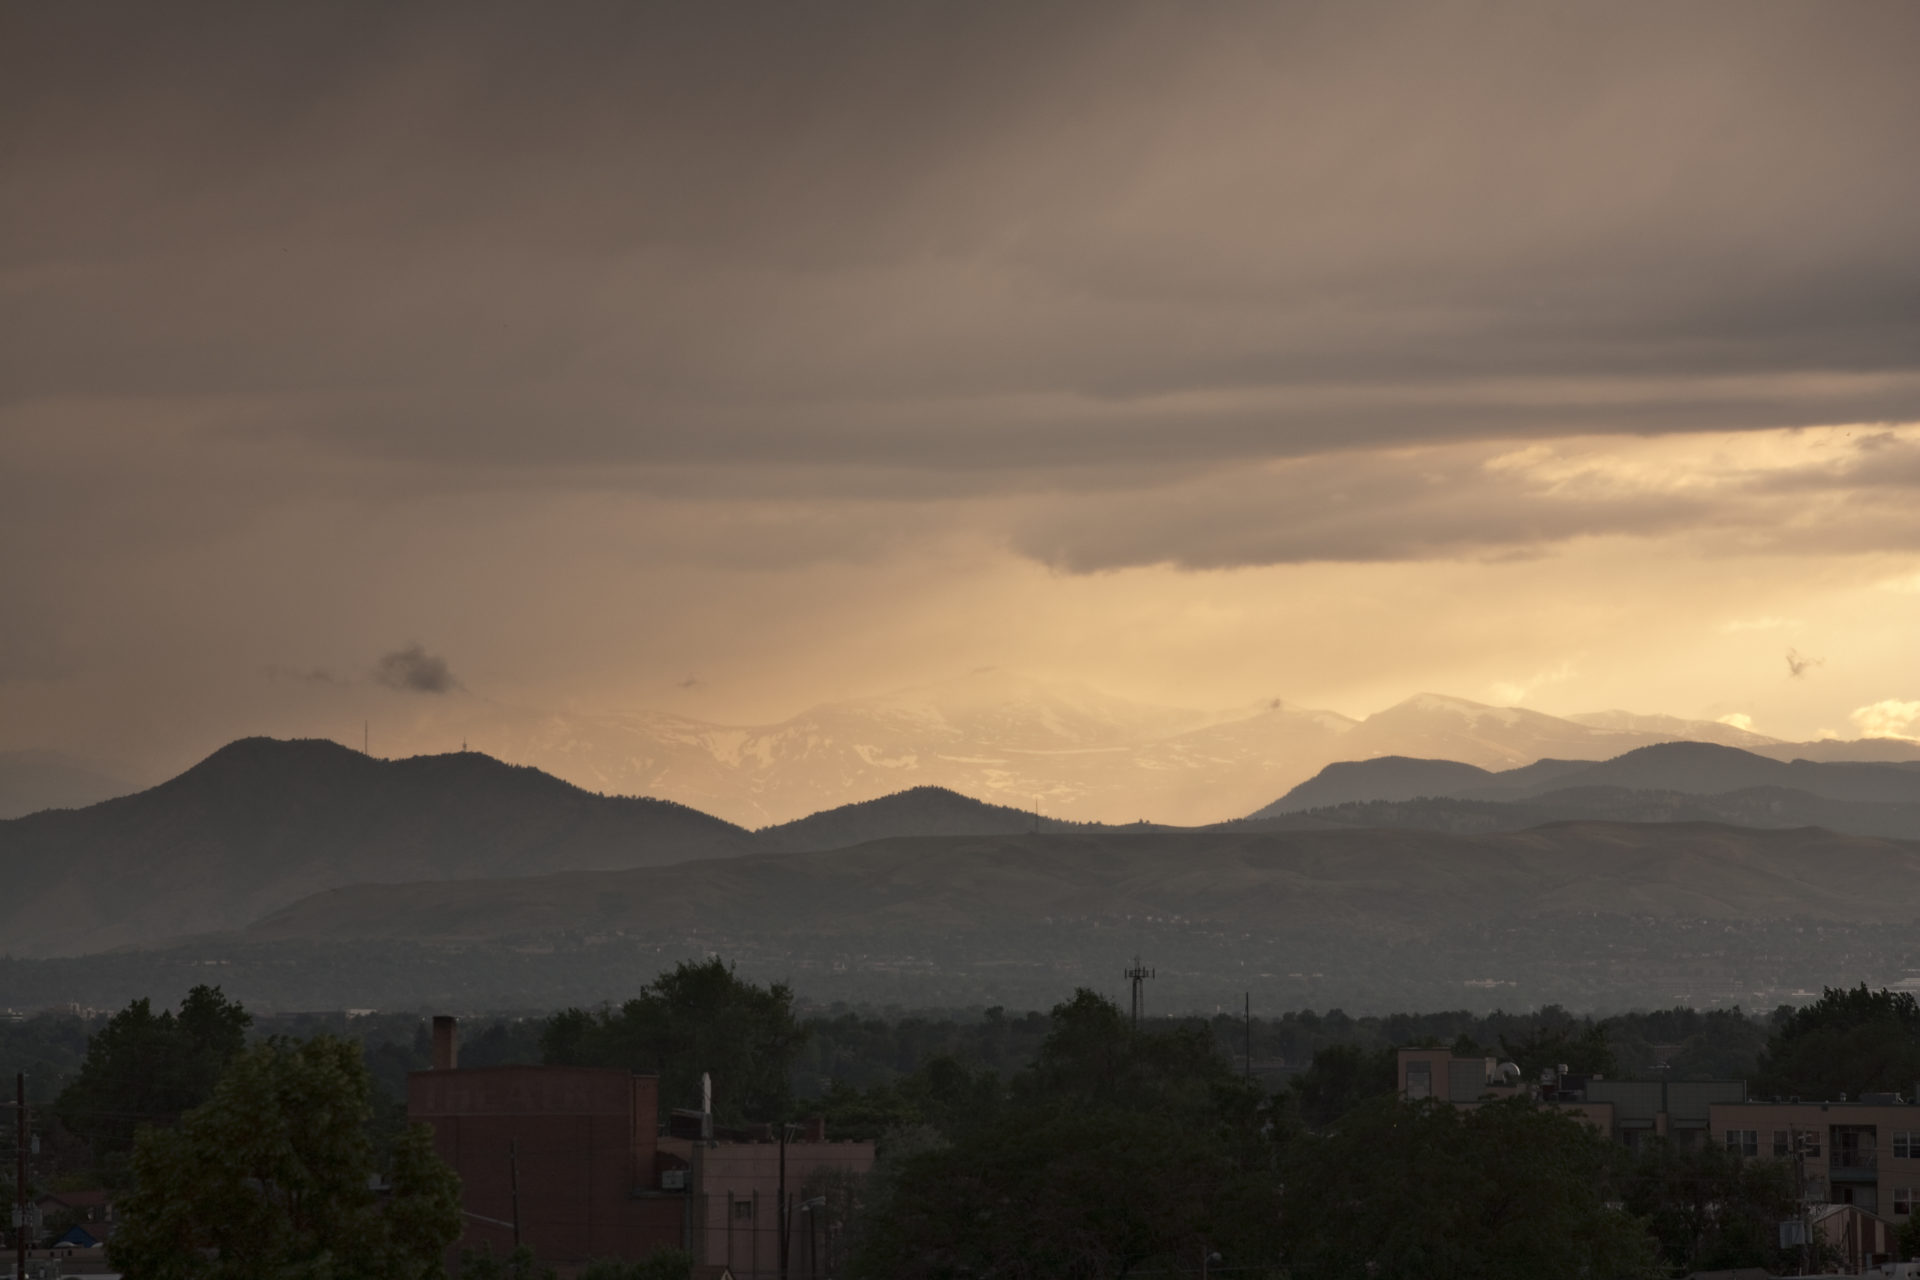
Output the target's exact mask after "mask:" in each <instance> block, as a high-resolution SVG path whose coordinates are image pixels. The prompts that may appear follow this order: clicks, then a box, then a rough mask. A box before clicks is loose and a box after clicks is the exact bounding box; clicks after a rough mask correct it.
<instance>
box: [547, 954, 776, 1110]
mask: <svg viewBox="0 0 1920 1280" xmlns="http://www.w3.org/2000/svg"><path fill="white" fill-rule="evenodd" d="M805 1037H806V1032H805V1031H804V1030H802V1029H801V1027H800V1025H799V1023H797V1022H796V1021H795V1020H794V1016H793V992H792V991H791V990H789V989H788V988H787V986H786V985H785V984H784V983H778V982H776V983H774V984H773V985H772V986H770V987H761V986H756V985H754V984H753V983H750V982H746V981H743V980H742V979H740V978H739V977H738V976H736V975H735V973H734V971H733V969H732V968H731V967H730V966H728V965H727V964H725V963H724V962H722V961H721V960H719V959H718V958H715V959H711V960H707V961H703V962H701V963H698V964H695V963H688V962H684V961H683V962H682V963H680V964H679V965H677V966H675V967H674V969H673V970H672V971H671V972H668V973H663V974H661V975H660V976H659V977H658V978H656V979H654V981H653V982H651V983H649V984H648V985H647V986H645V987H643V988H641V991H640V994H639V995H638V996H636V997H635V998H633V999H632V1000H629V1001H627V1002H626V1003H625V1004H623V1005H621V1006H620V1008H619V1009H617V1010H611V1009H601V1010H599V1011H597V1012H590V1011H588V1010H584V1009H568V1010H565V1011H564V1012H561V1013H557V1014H555V1015H554V1016H553V1017H552V1018H550V1019H548V1021H547V1026H546V1030H545V1032H544V1033H543V1034H542V1036H541V1038H540V1048H541V1053H542V1056H543V1058H544V1060H545V1061H546V1062H547V1063H549V1064H550V1065H554V1066H574V1067H626V1068H628V1069H629V1070H633V1071H657V1072H659V1073H660V1104H661V1106H662V1107H689V1106H697V1105H698V1104H699V1100H700V1075H701V1073H702V1072H707V1073H710V1074H711V1075H712V1077H713V1105H714V1112H715V1113H716V1115H717V1116H718V1117H719V1119H720V1121H721V1122H722V1123H724V1124H737V1123H741V1122H744V1121H760V1120H776V1119H782V1118H784V1117H785V1116H786V1115H787V1113H788V1112H789V1110H790V1109H791V1106H792V1095H791V1091H790V1086H789V1084H788V1073H789V1071H790V1069H791V1068H792V1066H793V1063H794V1059H795V1058H796V1057H797V1056H798V1054H799V1052H800V1047H801V1044H802V1043H803V1041H804V1040H805Z"/></svg>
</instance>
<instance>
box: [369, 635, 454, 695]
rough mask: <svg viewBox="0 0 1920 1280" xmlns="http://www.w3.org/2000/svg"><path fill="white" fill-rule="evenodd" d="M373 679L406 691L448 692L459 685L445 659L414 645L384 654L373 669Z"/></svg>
mask: <svg viewBox="0 0 1920 1280" xmlns="http://www.w3.org/2000/svg"><path fill="white" fill-rule="evenodd" d="M373 678H374V679H375V680H378V681H379V682H380V683H381V684H383V685H386V686H387V687H388V688H389V689H401V690H404V691H406V692H408V693H450V692H452V691H453V690H455V689H458V688H459V687H460V682H459V681H458V680H455V679H454V678H453V672H452V671H450V670H449V669H448V668H447V660H446V659H445V658H442V657H440V656H439V655H438V654H432V653H428V652H427V651H426V649H425V648H423V647H422V646H420V645H418V644H410V645H408V646H407V647H406V648H404V649H395V650H394V651H393V652H392V653H389V654H386V655H385V656H383V657H382V658H381V659H380V662H379V664H378V665H377V666H375V667H374V669H373Z"/></svg>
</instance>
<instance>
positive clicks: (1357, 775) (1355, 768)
mask: <svg viewBox="0 0 1920 1280" xmlns="http://www.w3.org/2000/svg"><path fill="white" fill-rule="evenodd" d="M1500 776H1501V775H1499V774H1496V773H1494V772H1493V771H1491V770H1489V769H1482V768H1480V767H1479V766H1478V765H1471V764H1461V763H1459V762H1458V761H1455V760H1416V759H1414V758H1412V757H1411V756H1380V757H1377V758H1375V759H1372V760H1343V761H1340V762H1338V763H1336V764H1330V765H1328V766H1327V767H1326V768H1324V769H1322V770H1321V771H1320V772H1318V773H1316V774H1314V775H1313V776H1312V777H1311V778H1308V779H1307V780H1306V781H1305V782H1303V783H1301V784H1300V785H1299V786H1297V787H1295V788H1294V789H1293V790H1291V791H1289V792H1287V794H1286V795H1284V796H1281V797H1280V798H1279V799H1278V800H1275V801H1274V802H1273V803H1272V804H1270V805H1267V806H1266V807H1265V808H1263V809H1259V810H1257V811H1255V812H1254V813H1252V814H1250V815H1249V818H1250V820H1257V819H1260V818H1272V817H1276V816H1278V815H1280V814H1283V813H1293V812H1297V811H1299V810H1302V809H1319V808H1323V807H1325V806H1327V805H1337V804H1350V803H1352V802H1354V801H1359V800H1412V799H1414V798H1415V797H1416V796H1450V795H1457V794H1458V793H1460V792H1462V791H1465V790H1467V789H1468V788H1470V787H1476V786H1486V785H1488V784H1489V783H1490V782H1491V781H1492V780H1493V779H1494V778H1497V777H1500Z"/></svg>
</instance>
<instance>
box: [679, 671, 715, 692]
mask: <svg viewBox="0 0 1920 1280" xmlns="http://www.w3.org/2000/svg"><path fill="white" fill-rule="evenodd" d="M706 683H707V682H706V681H705V680H702V679H701V678H700V677H699V676H696V675H692V674H689V675H685V676H682V677H681V678H680V679H678V680H675V681H674V682H673V684H674V687H675V688H676V689H687V690H693V689H699V688H702V687H704V686H705V685H706Z"/></svg>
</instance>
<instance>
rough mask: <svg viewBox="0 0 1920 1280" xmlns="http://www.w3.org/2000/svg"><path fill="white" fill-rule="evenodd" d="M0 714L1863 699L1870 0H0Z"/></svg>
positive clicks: (1903, 372)
mask: <svg viewBox="0 0 1920 1280" xmlns="http://www.w3.org/2000/svg"><path fill="white" fill-rule="evenodd" d="M3 21H4V23H5V31H4V34H3V35H0V600H3V601H4V602H5V605H4V608H0V748H46V749H56V750H61V751H66V752H70V753H74V754H78V755H82V756H86V757H88V758H93V759H100V760H105V761H111V762H114V763H116V764H118V765H121V766H123V767H125V768H126V769H129V770H132V771H135V772H140V773H145V774H148V775H151V774H153V773H154V772H155V771H159V770H164V769H171V768H175V767H179V766H180V765H183V764H184V763H187V762H189V761H190V760H192V759H194V758H197V757H198V756H199V755H202V754H204V753H205V752H206V751H208V750H211V749H212V748H213V747H215V746H217V745H219V743H221V742H223V741H225V740H227V739H229V738H232V737H236V736H240V735H242V734H246V733H258V732H267V733H276V734H284V735H291V734H303V735H315V736H336V737H343V738H345V737H348V736H350V735H351V734H352V732H353V730H354V729H355V728H357V727H358V726H359V725H360V723H361V721H362V719H363V717H366V716H370V715H376V714H381V713H382V709H391V710H392V714H394V715H396V716H398V715H401V714H403V713H404V712H405V709H406V708H407V707H410V706H414V705H420V704H421V703H422V700H431V699H435V698H447V697H459V696H484V697H486V698H489V699H494V700H496V701H498V702H499V703H500V704H502V705H513V706H518V707H547V708H571V709H576V710H593V709H610V708H655V709H663V710H669V711H673V712H676V713H679V714H683V715H687V716H692V717H697V718H703V719H709V720H715V721H721V722H730V723H767V722H771V721H775V720H778V719H781V718H784V717H786V716H789V715H792V714H794V713H796V712H798V711H800V710H801V709H803V708H805V707H807V706H810V705H813V704H816V703H820V702H824V701H829V700H833V699H839V698H845V697H850V696H855V695H861V694H870V693H875V692H879V691H882V690H885V689H888V688H893V687H897V686H903V685H911V684H915V683H921V682H928V681H937V680H941V679H945V678H949V677H951V676H955V675H958V674H960V673H964V672H966V671H969V670H973V669H976V668H978V667H980V666H983V665H991V666H997V667H1001V668H1005V669H1009V670H1018V671H1022V672H1026V673H1029V674H1031V675H1033V676H1035V677H1037V678H1040V679H1043V680H1047V679H1060V680H1067V679H1072V680H1075V681H1080V682H1085V683H1087V684H1090V685H1094V686H1097V687H1099V688H1102V689H1105V690H1109V691H1111V692H1113V693H1115V694H1118V695H1122V696H1126V697H1132V698H1138V699H1141V700H1144V701H1151V702H1161V703H1167V704H1172V705H1180V706H1196V707H1233V706H1242V705H1251V704H1253V703H1255V702H1256V701H1258V700H1261V699H1267V698H1273V697H1281V698H1285V699H1286V700H1288V701H1289V702H1293V703H1297V704H1301V705H1305V706H1317V707H1326V708H1330V709H1334V710H1338V711H1341V712H1344V713H1346V714H1350V715H1364V714H1366V713H1368V712H1370V711H1374V710H1378V709H1380V708H1382V707H1384V706H1387V705H1389V704H1391V703H1393V702H1396V701H1398V700H1400V699H1402V698H1404V697H1406V696H1409V695H1411V694H1413V693H1416V692H1419V691H1426V690H1430V691H1435V692H1442V693H1447V694H1452V695H1456V696H1459V697H1464V698H1469V699H1474V700H1479V701H1485V702H1491V703H1496V704H1501V705H1506V704H1519V705H1525V706H1529V707H1534V708H1536V709H1539V710H1543V711H1548V712H1554V713H1570V712H1579V711H1592V710H1600V709H1606V708H1615V707H1619V708H1626V709H1630V710H1636V711H1642V712H1664V713H1668V714H1674V715H1682V716H1687V717H1694V718H1708V719H1717V718H1723V717H1743V718H1744V719H1743V720H1736V721H1735V722H1737V723H1746V724H1750V725H1751V727H1753V728H1754V729H1756V730H1757V731H1760V732H1763V733H1768V734H1772V735H1774V736H1777V737H1783V738H1789V739H1794V740H1799V739H1805V738H1811V737H1814V736H1816V735H1837V736H1842V737H1855V736H1859V735H1860V734H1863V733H1883V734H1885V733H1890V734H1904V735H1909V736H1920V663H1916V661H1915V660H1914V647H1915V646H1914V643H1913V641H1914V638H1915V637H1916V635H1920V235H1916V234H1915V232H1914V228H1915V227H1916V226H1920V165H1916V164H1914V163H1913V142H1912V140H1913V136H1914V129H1915V122H1916V121H1917V120H1920V76H1915V75H1914V74H1913V67H1914V65H1915V59H1916V55H1920V8H1916V7H1915V6H1912V5H1909V4H1904V3H1858V4H1845V5H1837V6H1836V5H1829V6H1812V5H1784V4H1778V5H1776V4H1766V3H1762V4H1754V3H1746V2H1743V3H1738V4H1716V3H1698V4H1689V5H1685V6H1675V5H1665V4H1650V5H1634V4H1614V3H1608V4H1597V3H1596V4H1585V5H1580V4H1569V5H1523V4H1444V3H1422V4H1417V5H1415V4H1410V5H1391V4H1384V3H1383V4H1368V5H1354V4H1322V5H1315V4H1297V5H1284V6H1281V5H1250V4H1249V5H1239V4H1230V3H1227V4H1218V5H1208V6H1201V7H1192V6H1188V7H1180V6H1165V5H1128V4H1116V3H1101V4H1090V3H1089V4H1061V5H1031V4H988V3H983V4H970V5H933V4H918V3H889V4H837V5H813V4H805V3H801V4H786V5H780V6H758V7H755V6H720V5H698V6H687V5H675V6H666V5H649V4H641V3H626V4H564V3H563V4H551V5H539V6H534V5H505V4H472V3H468V4H457V5H444V6H435V5H425V4H403V5H389V6H375V5H364V6H358V5H328V6H318V5H310V6H295V5H264V6H263V5H252V4H235V5H230V6H213V5H206V6H203V5H197V4H192V3H186V4H175V5H166V6H156V5H141V4H129V5H124V6H114V5H104V4H102V5H95V4H75V5H41V6H14V7H12V8H10V9H9V10H8V12H7V14H6V16H5V18H4V20H3Z"/></svg>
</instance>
